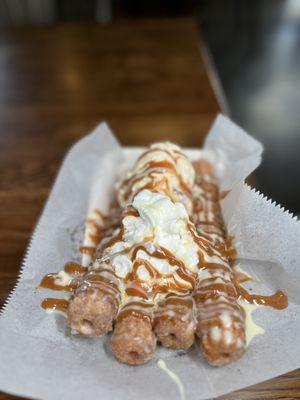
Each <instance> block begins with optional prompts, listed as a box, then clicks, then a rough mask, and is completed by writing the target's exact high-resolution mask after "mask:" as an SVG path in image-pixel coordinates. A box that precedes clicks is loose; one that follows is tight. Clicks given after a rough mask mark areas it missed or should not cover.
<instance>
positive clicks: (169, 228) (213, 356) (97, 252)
mask: <svg viewBox="0 0 300 400" xmlns="http://www.w3.org/2000/svg"><path fill="white" fill-rule="evenodd" d="M98 214H99V213H98ZM99 216H100V218H98V220H96V222H95V221H89V224H92V225H93V226H94V233H93V241H94V247H91V248H88V249H87V248H82V251H83V252H90V254H91V255H92V254H93V258H92V262H91V264H90V266H89V267H88V268H86V269H85V268H83V267H81V266H76V265H75V264H68V265H67V266H66V267H65V270H64V271H61V272H60V273H57V274H49V275H48V276H47V277H45V278H44V279H43V280H42V282H41V284H40V286H41V287H47V288H52V289H55V290H65V291H69V292H71V296H70V298H69V299H68V300H66V299H64V300H63V301H62V300H61V299H60V300H55V299H46V300H45V301H44V302H43V304H42V305H43V307H44V308H46V309H48V310H49V309H50V310H51V309H53V308H56V309H57V310H60V311H63V312H65V313H66V315H67V322H68V325H69V327H70V328H71V329H72V331H74V332H76V333H78V334H80V335H82V336H102V335H104V334H106V333H108V332H109V331H113V332H112V335H111V348H112V351H113V353H114V354H115V356H116V358H117V359H118V360H119V361H121V362H124V363H127V364H132V365H138V364H143V363H145V362H147V361H148V360H149V359H151V357H152V356H153V354H154V353H155V349H156V346H157V342H158V343H160V344H161V345H163V346H165V347H169V348H175V349H183V350H187V349H189V348H190V347H191V346H192V345H193V344H194V341H195V334H196V335H197V336H198V337H199V341H200V345H201V349H202V352H203V354H204V356H205V357H206V359H207V360H208V362H209V363H210V364H212V365H215V366H221V365H224V364H227V363H229V362H231V361H234V360H236V359H238V358H239V357H241V356H242V354H243V353H244V352H245V350H246V339H245V314H244V311H243V309H242V307H241V306H240V305H239V303H238V299H239V298H240V297H242V298H246V299H247V301H248V302H254V301H255V300H256V298H255V295H252V294H251V295H250V294H249V293H248V292H247V291H246V289H245V288H242V287H241V286H240V283H241V282H240V279H239V278H240V275H238V274H237V273H235V268H234V250H233V249H232V246H231V245H230V242H229V240H228V237H227V232H226V229H225V227H224V224H223V220H222V215H221V209H220V204H219V193H218V186H217V182H216V180H215V178H214V175H213V167H212V166H211V165H210V164H209V163H208V162H207V161H199V162H196V163H194V164H193V163H192V162H191V161H190V160H189V159H188V158H187V157H186V156H185V155H184V153H183V152H182V151H181V150H180V148H179V147H178V146H176V145H173V144H171V143H157V144H154V145H152V146H150V148H149V149H148V150H147V151H146V152H145V153H143V154H142V155H141V156H140V157H139V159H138V160H137V161H136V164H135V165H134V167H133V168H132V170H131V171H129V172H128V174H127V176H126V177H125V179H123V180H122V181H121V182H120V183H119V184H118V185H117V205H116V206H114V207H113V209H112V210H111V212H110V215H108V216H104V215H103V214H101V213H100V214H99ZM277 295H278V296H279V297H280V299H281V300H282V299H284V300H286V297H285V295H284V294H283V293H282V292H280V293H279V292H278V293H277V294H275V295H273V297H274V296H277ZM273 297H272V299H273ZM264 301H265V304H266V305H268V300H267V297H266V296H265V297H264ZM272 301H273V300H272Z"/></svg>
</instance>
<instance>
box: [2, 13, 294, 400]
mask: <svg viewBox="0 0 300 400" xmlns="http://www.w3.org/2000/svg"><path fill="white" fill-rule="evenodd" d="M199 47H200V46H199V38H198V35H197V31H196V28H195V25H194V24H193V22H192V21H190V20H187V19H174V20H153V21H147V20H146V21H145V20H143V21H137V22H122V23H114V24H111V25H107V26H99V25H97V24H66V25H58V26H53V27H44V28H20V29H14V30H10V31H2V32H0V204H1V207H0V239H1V240H0V305H1V304H3V302H4V301H5V298H6V296H7V295H8V293H9V291H10V290H11V289H12V288H13V287H14V284H15V282H16V278H17V274H18V270H19V266H20V263H21V260H22V257H23V254H24V251H25V248H26V245H27V243H28V239H29V236H30V233H31V231H32V229H33V227H34V224H35V223H36V221H37V218H38V216H39V214H40V212H41V210H42V208H43V205H44V202H45V200H46V198H47V194H48V191H49V188H50V187H51V184H52V182H53V179H54V177H55V174H56V173H57V170H58V168H59V165H60V163H61V161H62V158H63V156H64V154H65V152H66V150H67V149H68V147H69V146H70V145H71V144H72V143H73V142H74V141H76V140H77V139H79V138H80V137H81V136H83V135H85V134H86V133H88V132H89V131H90V130H91V129H92V128H93V127H94V126H95V125H96V124H97V123H98V122H99V121H101V120H103V119H105V120H106V121H107V122H108V123H109V124H110V125H111V127H112V128H113V130H114V131H115V132H116V135H117V136H118V137H119V139H120V141H121V142H122V143H124V144H128V145H140V144H148V143H150V142H153V141H155V140H164V139H169V140H173V141H176V142H178V143H179V144H181V145H185V146H197V145H201V143H202V142H203V138H204V136H205V134H206V132H207V129H208V128H209V126H210V124H211V122H212V120H213V119H214V117H215V115H216V113H217V112H218V111H219V106H218V102H217V100H216V96H215V94H214V92H213V90H212V86H211V83H210V81H209V79H208V74H207V71H206V67H205V65H204V62H203V59H202V57H201V55H200V51H199ZM0 362H1V358H0ZM299 376H300V374H299V373H298V372H294V373H290V374H288V375H286V376H284V377H281V378H277V379H275V380H272V381H270V382H268V383H263V384H261V385H258V386H255V387H253V388H251V389H248V390H244V391H241V392H237V393H235V394H232V395H230V396H224V397H223V398H224V399H229V398H243V399H250V398H251V399H259V398H262V397H263V398H270V399H271V398H272V399H273V398H285V396H286V398H287V397H288V398H293V396H295V398H296V397H297V396H300V384H299ZM4 399H5V400H8V399H16V397H13V396H9V395H6V394H1V393H0V400H4Z"/></svg>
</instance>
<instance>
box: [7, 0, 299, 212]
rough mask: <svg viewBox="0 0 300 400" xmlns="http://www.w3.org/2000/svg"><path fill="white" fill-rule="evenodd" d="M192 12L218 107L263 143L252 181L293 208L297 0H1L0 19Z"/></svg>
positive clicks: (18, 21)
mask: <svg viewBox="0 0 300 400" xmlns="http://www.w3.org/2000/svg"><path fill="white" fill-rule="evenodd" d="M180 16H192V17H193V18H195V20H196V22H197V24H198V27H199V37H200V34H201V38H202V41H204V45H205V47H206V53H207V56H208V62H209V65H210V69H211V70H212V71H213V73H214V74H215V77H214V82H215V86H216V90H217V94H218V96H219V99H220V102H221V103H222V106H223V107H222V108H223V112H225V113H227V114H229V115H230V117H231V118H232V119H233V120H234V121H236V122H237V123H238V124H240V125H241V126H242V127H243V128H245V129H246V130H247V131H248V132H249V133H251V134H252V135H254V136H255V137H256V138H258V139H259V140H260V141H262V142H263V143H264V145H265V154H264V158H263V164H262V166H261V167H260V168H259V169H258V171H257V173H256V180H257V186H258V188H259V189H260V190H262V191H263V192H264V193H265V194H266V195H267V196H269V197H272V198H273V199H274V200H276V201H277V202H279V203H281V204H282V205H284V206H285V207H287V208H289V209H290V210H292V211H293V212H295V213H299V212H300V189H299V183H300V182H299V175H298V173H299V171H300V157H299V151H300V68H299V67H300V0H206V1H205V0H202V1H201V0H198V1H197V0H185V1H184V0H168V1H157V0H156V1H155V0H151V1H150V0H143V1H138V0H85V1H79V0H0V27H1V28H7V27H8V28H9V27H15V26H19V25H49V24H56V23H59V22H65V21H85V20H94V21H97V22H99V23H102V24H109V23H110V22H112V21H116V20H122V19H138V18H139V19H143V18H148V17H151V18H161V17H180Z"/></svg>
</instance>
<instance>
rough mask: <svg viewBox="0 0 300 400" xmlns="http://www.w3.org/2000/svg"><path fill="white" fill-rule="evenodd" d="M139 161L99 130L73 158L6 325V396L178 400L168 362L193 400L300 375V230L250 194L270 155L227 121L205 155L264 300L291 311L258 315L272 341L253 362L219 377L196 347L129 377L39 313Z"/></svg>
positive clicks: (256, 344) (2, 377)
mask: <svg viewBox="0 0 300 400" xmlns="http://www.w3.org/2000/svg"><path fill="white" fill-rule="evenodd" d="M138 152H139V150H130V149H129V150H126V151H123V150H122V149H121V147H120V146H119V145H118V143H117V141H116V140H115V138H114V137H113V136H112V135H111V134H110V132H109V129H108V128H107V126H106V125H105V124H101V125H100V126H99V127H98V128H96V129H95V131H94V132H92V133H91V134H90V135H88V136H87V137H85V138H84V139H82V140H80V141H79V142H78V143H77V144H76V145H75V146H73V148H72V149H71V150H70V152H69V153H68V155H67V157H66V159H65V161H64V163H63V165H62V167H61V170H60V172H59V175H58V177H57V179H56V182H55V185H54V187H53V189H52V191H51V194H50V196H49V199H48V201H47V204H46V206H45V209H44V211H43V214H42V216H41V218H40V221H39V223H38V225H37V227H36V230H35V232H34V234H33V237H32V240H31V243H30V245H29V247H28V250H27V255H26V257H25V260H24V262H23V265H22V274H21V277H20V280H19V281H18V285H17V288H16V289H15V290H14V292H13V293H12V294H11V295H10V296H9V299H8V302H7V303H6V305H5V308H4V312H3V313H2V315H1V318H0V358H1V363H0V389H1V390H3V391H7V392H10V393H12V394H16V395H21V396H25V397H33V398H39V399H49V400H50V399H51V400H52V399H53V400H54V399H64V400H68V399H70V400H71V399H72V400H77V399H78V400H79V399H85V400H89V399H93V400H94V399H95V398H101V399H109V400H117V399H123V400H127V399H128V400H140V399H143V400H150V399H151V400H152V399H157V400H160V399H169V398H174V399H179V394H178V392H177V388H176V386H175V385H174V383H173V382H172V381H171V380H170V379H169V378H168V376H166V374H164V373H163V372H162V371H161V370H160V369H159V368H158V367H157V365H156V361H157V360H158V358H163V359H165V360H166V362H167V365H168V367H169V368H170V369H171V370H173V371H174V372H175V373H176V374H177V375H178V376H179V378H180V379H181V381H182V382H183V384H184V386H185V391H186V398H187V399H190V400H194V399H195V400H196V399H197V400H200V399H205V398H212V397H215V396H218V395H221V394H224V393H228V392H230V391H232V390H236V389H241V388H243V387H245V386H248V385H251V384H255V383H257V382H260V381H263V380H265V379H269V378H272V377H274V376H277V375H279V374H282V373H285V372H288V371H290V370H292V369H295V368H297V367H299V366H300V345H299V334H298V332H299V331H300V314H299V313H298V306H297V303H299V292H300V287H299V282H300V269H299V268H298V264H299V259H300V224H299V222H298V221H296V219H295V218H294V217H293V216H292V215H291V214H289V213H288V212H285V211H284V210H282V209H281V208H280V207H279V206H276V205H275V204H274V203H272V202H271V201H270V200H267V199H265V198H264V197H263V196H262V195H261V194H260V193H258V192H256V191H254V190H251V189H250V188H249V187H247V186H245V185H243V180H244V179H245V177H246V176H247V175H248V174H249V173H250V172H251V171H252V170H253V169H254V168H256V167H257V166H258V164H259V162H260V157H261V152H262V146H261V145H260V144H259V143H258V142H257V141H256V140H254V139H253V138H251V137H250V136H249V135H247V134H245V132H243V131H242V130H241V129H240V128H239V127H237V126H236V125H234V124H233V123H232V122H230V121H229V120H228V119H227V118H225V117H222V116H219V117H218V118H217V120H216V122H215V124H214V125H213V127H212V129H211V131H210V133H209V135H208V137H207V140H206V144H205V149H204V151H203V152H202V153H201V154H202V155H204V156H205V157H208V158H209V159H211V160H213V161H214V163H215V165H216V170H217V173H218V177H219V178H220V185H221V190H228V189H231V192H230V194H229V195H228V196H227V197H226V198H225V199H224V200H223V201H222V209H223V213H224V217H225V221H226V223H227V226H228V228H229V231H230V233H231V234H233V235H235V237H236V244H237V248H238V255H239V257H240V258H243V259H244V261H241V263H242V266H243V268H244V269H246V270H247V268H251V269H252V270H254V271H255V273H256V274H257V275H258V276H260V277H262V278H263V284H262V285H260V290H261V291H262V292H268V293H269V292H272V291H274V289H277V288H280V289H284V290H286V291H287V293H288V294H289V296H290V304H289V307H288V308H287V309H285V310H283V311H276V310H273V309H270V308H268V309H265V308H260V309H259V310H258V311H257V312H256V313H255V316H254V318H255V320H256V322H258V323H259V324H260V325H261V326H262V327H264V329H265V330H266V333H265V334H264V335H260V336H257V337H256V338H254V340H253V341H252V342H251V344H250V346H249V348H248V351H247V353H246V355H245V356H244V357H243V358H242V359H240V360H239V361H238V362H236V363H233V364H231V365H229V366H226V367H222V368H213V367H210V366H209V365H208V364H207V362H206V361H205V360H204V358H203V356H202V355H201V352H200V351H199V348H198V346H195V347H194V348H193V349H192V350H191V351H188V352H187V353H185V352H182V351H177V352H176V351H168V350H165V349H162V348H158V350H157V354H156V356H155V358H154V359H153V360H152V361H150V362H149V363H148V364H146V365H143V366H138V367H130V366H127V365H123V364H120V363H119V362H118V361H116V360H115V359H114V357H113V355H112V353H111V350H110V346H109V343H108V341H109V337H105V338H101V339H97V338H95V339H88V338H81V337H78V336H72V335H70V333H69V332H68V330H67V329H66V324H65V319H64V317H62V316H59V315H56V316H54V315H53V316H52V315H51V316H49V315H47V314H46V313H45V312H44V311H43V310H42V309H41V308H40V302H41V300H42V299H43V298H44V297H47V296H49V297H58V296H59V294H58V296H57V292H51V291H47V290H40V291H37V292H36V291H35V287H36V285H37V284H38V283H39V281H40V279H41V278H42V277H43V275H45V274H46V273H49V272H52V271H58V270H60V269H61V268H62V266H63V265H64V263H65V262H67V261H69V260H70V259H71V258H72V255H73V254H72V243H71V240H70V232H71V231H73V230H74V229H75V228H76V227H77V226H78V225H80V223H81V222H82V220H83V219H84V217H85V216H86V215H87V213H88V212H89V209H91V208H93V207H94V206H95V204H97V206H98V207H99V208H100V209H101V210H104V211H105V208H106V207H107V204H108V202H109V197H110V194H111V188H113V185H114V181H115V178H116V175H117V174H118V173H119V172H120V171H119V169H120V168H119V169H118V168H116V166H121V170H124V164H123V165H122V164H121V163H122V162H125V164H126V163H127V162H128V159H129V161H130V162H131V163H132V162H133V159H134V158H135V157H136V155H137V153H138ZM187 153H188V154H190V155H191V156H195V155H197V154H198V155H199V154H200V152H199V151H198V152H197V151H196V152H195V151H191V152H189V151H187ZM124 156H125V157H124ZM122 160H123V161H122ZM126 160H127V161H126ZM97 187H98V188H99V190H97V189H95V188H97ZM91 194H92V195H91ZM245 259H246V260H245ZM247 260H248V261H247ZM250 260H251V261H250ZM261 260H264V261H261ZM61 296H62V297H63V294H61ZM150 383H151V384H150Z"/></svg>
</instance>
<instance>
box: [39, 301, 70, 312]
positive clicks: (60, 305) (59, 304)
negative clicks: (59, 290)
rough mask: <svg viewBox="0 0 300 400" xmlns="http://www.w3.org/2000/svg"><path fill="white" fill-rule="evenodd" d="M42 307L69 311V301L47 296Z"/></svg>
mask: <svg viewBox="0 0 300 400" xmlns="http://www.w3.org/2000/svg"><path fill="white" fill-rule="evenodd" d="M41 305H42V307H43V309H44V310H53V311H61V312H63V313H65V312H67V309H68V305H69V302H68V300H65V299H52V298H47V299H45V300H43V302H42V304H41Z"/></svg>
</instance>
